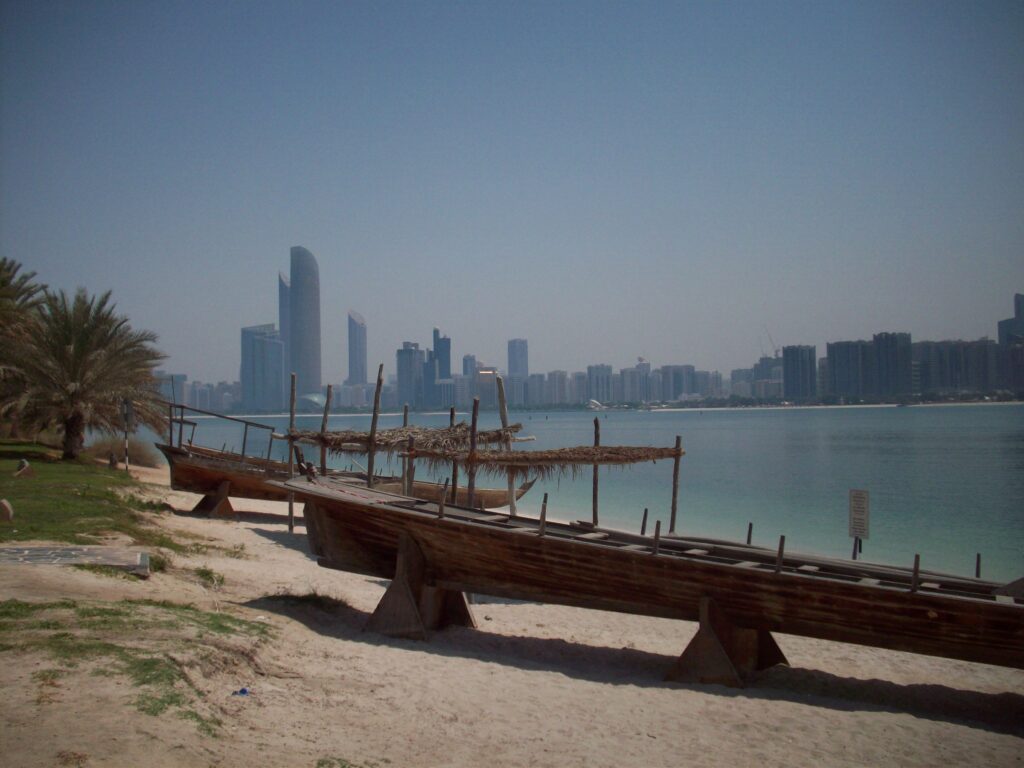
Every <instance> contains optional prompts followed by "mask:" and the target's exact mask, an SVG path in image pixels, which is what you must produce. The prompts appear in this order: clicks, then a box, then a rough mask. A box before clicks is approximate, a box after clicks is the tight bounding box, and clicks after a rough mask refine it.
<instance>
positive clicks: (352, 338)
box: [345, 312, 366, 384]
mask: <svg viewBox="0 0 1024 768" xmlns="http://www.w3.org/2000/svg"><path fill="white" fill-rule="evenodd" d="M345 383H346V384H365V383H366V321H365V320H363V316H362V315H360V314H359V313H358V312H349V313H348V379H347V380H346V381H345Z"/></svg>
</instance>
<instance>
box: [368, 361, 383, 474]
mask: <svg viewBox="0 0 1024 768" xmlns="http://www.w3.org/2000/svg"><path fill="white" fill-rule="evenodd" d="M383 387H384V363H381V364H380V367H379V368H377V389H376V391H375V392H374V393H373V418H372V419H371V420H370V440H369V444H368V445H367V446H366V487H367V488H373V461H374V459H375V458H376V453H377V418H378V417H379V416H380V391H381V389H382V388H383Z"/></svg>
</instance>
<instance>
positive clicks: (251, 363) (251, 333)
mask: <svg viewBox="0 0 1024 768" xmlns="http://www.w3.org/2000/svg"><path fill="white" fill-rule="evenodd" d="M283 370H284V344H283V343H282V341H281V337H280V336H279V335H278V333H277V329H276V328H275V327H274V324H273V323H268V324H266V325H252V326H249V327H248V328H243V329H242V364H241V368H240V370H239V375H238V380H239V382H240V383H241V386H242V408H243V409H245V410H247V411H277V410H280V408H281V407H282V406H283V405H284V397H283V390H282V384H283V376H282V372H283Z"/></svg>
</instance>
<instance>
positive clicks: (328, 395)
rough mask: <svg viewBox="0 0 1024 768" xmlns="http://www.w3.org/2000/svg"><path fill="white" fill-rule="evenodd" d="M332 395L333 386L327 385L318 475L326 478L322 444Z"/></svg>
mask: <svg viewBox="0 0 1024 768" xmlns="http://www.w3.org/2000/svg"><path fill="white" fill-rule="evenodd" d="M333 394H334V385H333V384H328V385H327V402H325V403H324V418H323V420H322V421H321V422H320V475H321V476H322V477H327V443H325V442H324V438H325V435H326V434H327V417H328V416H329V415H330V413H331V396H332V395H333Z"/></svg>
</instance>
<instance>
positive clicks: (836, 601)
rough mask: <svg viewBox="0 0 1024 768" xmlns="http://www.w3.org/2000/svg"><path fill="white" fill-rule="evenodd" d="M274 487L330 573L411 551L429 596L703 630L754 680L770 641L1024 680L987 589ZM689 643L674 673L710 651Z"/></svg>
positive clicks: (1007, 628) (385, 565)
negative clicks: (813, 641)
mask: <svg viewBox="0 0 1024 768" xmlns="http://www.w3.org/2000/svg"><path fill="white" fill-rule="evenodd" d="M284 487H287V489H288V490H290V491H292V492H294V494H295V497H296V498H297V499H301V500H303V501H305V502H306V507H305V512H304V515H305V520H306V527H307V534H308V536H309V541H310V546H311V549H312V551H313V552H314V553H315V554H316V555H317V556H318V557H319V562H320V564H321V565H324V566H327V567H332V568H339V569H342V570H348V571H354V572H358V573H364V574H369V575H372V576H377V577H382V578H389V579H391V578H394V577H396V575H402V574H403V570H404V571H406V572H408V571H409V570H410V568H411V567H412V566H410V565H409V564H408V562H405V560H404V559H403V557H402V556H400V552H402V551H404V550H408V551H412V550H415V552H416V553H417V554H416V562H420V563H421V565H420V566H417V567H418V568H419V572H420V573H421V576H420V577H419V578H421V580H422V583H423V584H424V585H426V586H427V587H429V589H431V590H440V591H441V592H444V593H459V592H476V593H482V594H489V595H495V596H500V597H507V598H514V599H524V600H533V601H539V602H548V603H558V604H563V605H573V606H581V607H586V608H597V609H603V610H611V611H620V612H625V613H635V614H644V615H650V616H660V617H666V618H674V619H685V620H691V621H693V620H700V621H701V628H702V629H701V632H703V631H704V628H705V627H709V628H710V627H712V626H715V627H718V628H719V630H718V636H715V637H712V639H711V640H710V641H708V643H710V644H711V645H714V644H715V643H719V644H724V645H726V646H728V645H729V643H730V642H731V643H732V648H733V649H734V650H735V649H737V648H739V647H740V646H742V645H744V644H747V645H750V644H751V643H752V644H753V645H751V647H753V648H754V651H753V657H752V661H750V664H751V666H752V668H760V667H763V666H767V665H770V663H773V659H774V660H775V661H778V660H783V657H782V656H781V652H779V651H778V648H777V646H775V645H774V641H772V640H771V638H770V633H771V632H783V633H787V634H794V635H802V636H805V637H812V638H820V639H824V640H835V641H841V642H847V643H857V644H861V645H869V646H875V647H881V648H889V649H893V650H898V651H909V652H913V653H922V654H928V655H933V656H942V657H948V658H955V659H963V660H966V661H973V662H982V663H989V664H998V665H1003V666H1007V667H1015V668H1024V604H1022V602H1021V600H1020V599H1019V597H1018V598H1015V597H1011V596H1008V595H1005V594H1003V595H997V594H995V592H997V591H999V589H998V588H999V585H997V584H994V583H989V582H981V581H977V580H973V579H962V578H957V577H944V576H941V575H939V574H931V573H921V574H911V573H910V572H909V571H907V570H905V569H898V568H887V567H884V566H878V567H877V568H875V569H874V570H872V567H871V566H868V565H866V564H863V563H856V564H852V563H848V562H846V561H838V560H836V561H833V560H829V559H826V558H817V559H812V558H808V557H801V556H799V555H788V556H786V557H784V558H782V559H781V560H778V562H776V560H777V558H776V554H775V553H774V552H770V551H768V550H765V549H762V548H756V547H745V546H743V545H738V544H733V545H729V546H721V545H715V544H709V543H707V542H706V541H705V542H700V541H694V540H684V539H678V538H671V537H662V538H660V540H658V541H655V540H654V539H653V538H652V537H640V536H634V535H629V534H624V533H622V534H617V533H616V532H614V531H603V530H593V529H589V528H587V527H585V526H579V525H569V524H564V523H552V522H543V523H542V522H540V521H538V520H536V519H530V518H522V517H515V518H509V517H508V516H507V515H498V514H487V513H483V512H478V511H474V510H468V509H461V508H452V507H448V508H447V509H445V510H443V511H442V510H439V508H438V506H437V505H436V504H433V503H428V502H423V501H417V500H414V499H408V498H405V497H400V496H393V495H389V494H384V493H380V492H377V491H373V490H368V489H365V488H347V487H342V486H336V485H332V484H330V483H312V482H308V481H306V480H304V479H297V480H292V481H290V482H288V483H287V484H285V486H284ZM442 514H443V516H441V515H442ZM403 548H404V550H403ZM812 561H813V562H816V563H818V564H817V565H810V564H809V562H812ZM410 562H411V561H410ZM413 570H415V569H413ZM865 573H868V574H869V575H867V576H865V575H863V574H865ZM403 578H406V577H405V576H403ZM389 592H390V590H389ZM424 594H425V593H424ZM385 598H387V595H385ZM420 603H421V608H422V603H423V599H421V600H420ZM383 606H384V601H382V606H379V607H378V612H379V611H380V610H381V608H382V607H383ZM375 616H376V614H375ZM709 632H710V630H709ZM712 634H713V633H712ZM700 635H701V633H700V632H699V633H698V637H700ZM722 635H728V636H731V637H733V640H732V641H727V640H723V639H722V638H721V636H722ZM735 638H740V639H739V640H736V639H735ZM744 638H746V639H744ZM748 640H749V641H750V642H749V643H748V642H747V641H748ZM694 642H696V640H695V641H694ZM708 643H703V645H708ZM692 645H693V644H691V649H687V651H686V652H685V653H684V654H683V657H681V659H680V663H684V662H686V660H687V658H688V655H689V662H692V661H693V658H694V657H695V656H701V657H706V656H708V653H710V652H708V651H706V649H705V648H704V647H703V645H702V647H701V648H698V649H697V650H696V651H693V650H692ZM709 647H710V645H709ZM716 647H717V646H716ZM716 652H717V651H716ZM730 653H731V654H732V655H733V656H734V657H738V656H739V655H741V654H740V653H739V651H736V652H735V653H733V652H732V651H730ZM773 654H775V655H773ZM711 655H712V656H713V655H714V654H713V653H711ZM766 659H767V661H766ZM734 660H735V659H734ZM689 662H686V663H689ZM700 679H705V678H700ZM707 679H714V678H707Z"/></svg>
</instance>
